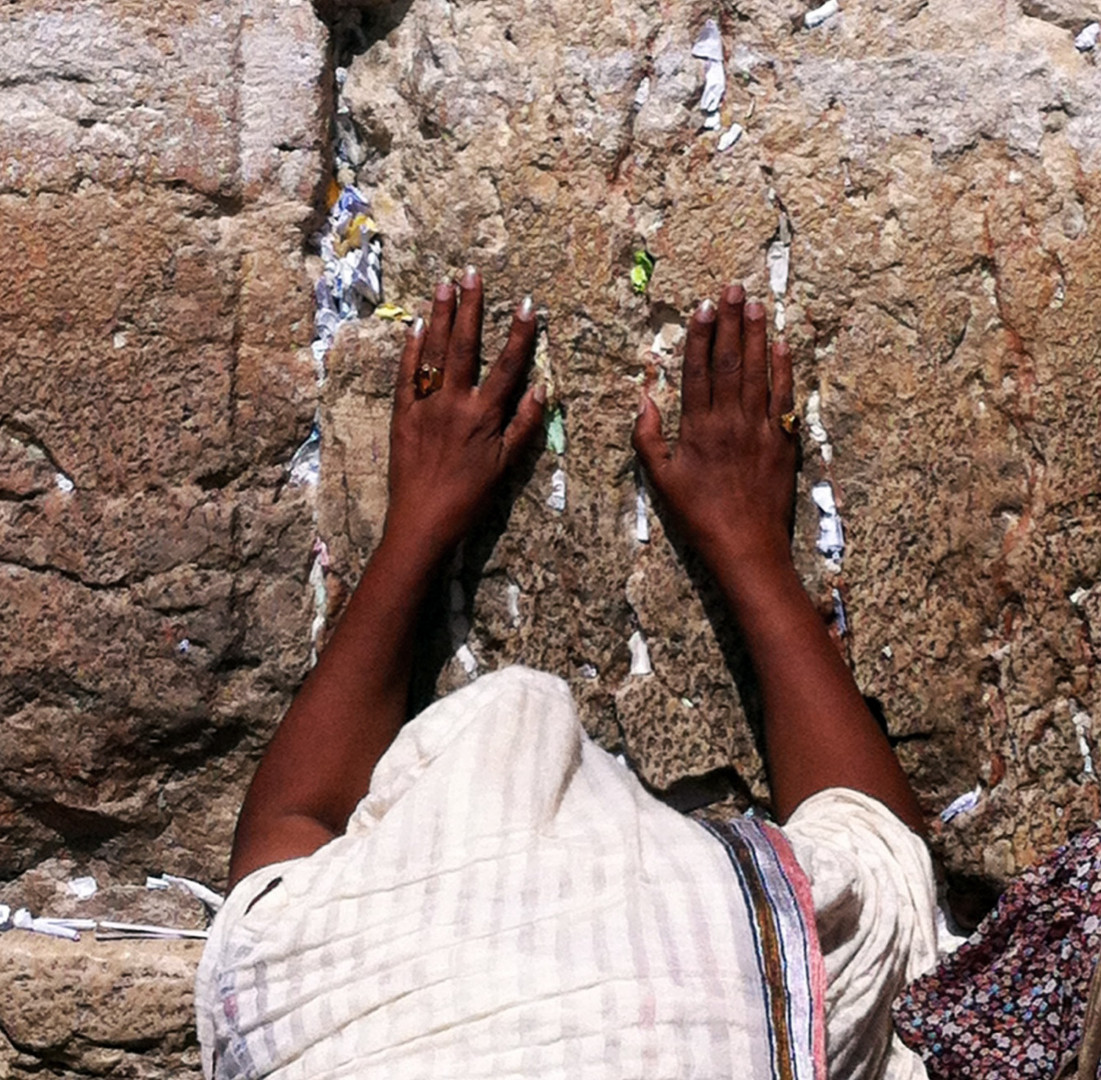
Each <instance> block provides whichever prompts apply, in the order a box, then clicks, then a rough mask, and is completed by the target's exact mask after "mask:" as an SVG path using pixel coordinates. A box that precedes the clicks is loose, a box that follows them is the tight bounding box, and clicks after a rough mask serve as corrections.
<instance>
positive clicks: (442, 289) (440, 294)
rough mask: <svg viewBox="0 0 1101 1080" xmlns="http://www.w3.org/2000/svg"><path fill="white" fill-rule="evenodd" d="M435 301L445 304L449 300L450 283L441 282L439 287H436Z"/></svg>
mask: <svg viewBox="0 0 1101 1080" xmlns="http://www.w3.org/2000/svg"><path fill="white" fill-rule="evenodd" d="M436 299H437V300H443V301H445V302H446V301H448V300H450V299H451V282H450V281H441V282H440V283H439V285H437V286H436Z"/></svg>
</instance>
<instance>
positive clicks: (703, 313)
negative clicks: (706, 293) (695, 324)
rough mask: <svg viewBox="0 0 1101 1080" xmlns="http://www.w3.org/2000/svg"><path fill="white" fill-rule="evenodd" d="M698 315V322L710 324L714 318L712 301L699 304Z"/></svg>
mask: <svg viewBox="0 0 1101 1080" xmlns="http://www.w3.org/2000/svg"><path fill="white" fill-rule="evenodd" d="M698 314H699V320H700V322H711V320H712V319H713V318H715V303H714V301H713V300H710V299H708V300H705V301H704V302H703V303H702V304H700V310H699V313H698Z"/></svg>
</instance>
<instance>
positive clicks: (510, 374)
mask: <svg viewBox="0 0 1101 1080" xmlns="http://www.w3.org/2000/svg"><path fill="white" fill-rule="evenodd" d="M534 347H535V311H534V309H533V307H532V303H531V297H530V296H525V297H524V299H523V300H522V301H521V302H520V306H519V307H518V308H517V309H516V314H515V315H513V316H512V328H511V329H510V330H509V332H508V341H506V342H505V347H504V348H503V349H502V350H501V355H500V356H499V357H498V358H497V363H496V364H494V365H493V370H492V371H491V372H490V373H489V374H488V375H487V376H486V381H485V383H484V384H483V386H482V390H481V392H482V394H483V395H485V399H486V402H487V403H488V404H489V405H491V406H492V407H494V408H499V409H504V408H505V407H506V405H507V404H508V402H509V399H510V398H512V396H513V395H514V394H515V393H516V388H517V386H518V385H519V384H520V380H521V379H522V378H523V375H524V371H525V369H526V368H527V366H528V363H529V361H530V360H531V354H532V350H533V349H534Z"/></svg>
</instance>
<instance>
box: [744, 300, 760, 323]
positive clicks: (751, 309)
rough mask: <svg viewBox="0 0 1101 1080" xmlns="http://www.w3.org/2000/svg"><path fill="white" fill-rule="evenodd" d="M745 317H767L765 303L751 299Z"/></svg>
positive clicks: (746, 307)
mask: <svg viewBox="0 0 1101 1080" xmlns="http://www.w3.org/2000/svg"><path fill="white" fill-rule="evenodd" d="M745 317H746V318H747V319H763V318H764V317H765V305H764V304H761V303H758V302H757V301H756V300H752V301H750V303H748V304H746V306H745Z"/></svg>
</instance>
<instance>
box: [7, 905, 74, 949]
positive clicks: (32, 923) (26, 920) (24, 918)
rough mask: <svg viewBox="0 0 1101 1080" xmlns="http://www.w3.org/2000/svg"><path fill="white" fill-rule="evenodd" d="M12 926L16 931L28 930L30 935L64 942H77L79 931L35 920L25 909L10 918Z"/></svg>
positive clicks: (42, 920) (46, 920) (44, 920)
mask: <svg viewBox="0 0 1101 1080" xmlns="http://www.w3.org/2000/svg"><path fill="white" fill-rule="evenodd" d="M11 921H12V926H14V927H15V928H16V929H17V930H29V931H30V932H31V933H32V934H45V935H46V936H47V937H57V938H65V940H66V941H79V940H80V931H79V930H74V929H72V928H71V927H69V926H62V925H61V924H59V923H52V922H50V921H49V920H48V919H36V918H35V917H34V916H33V915H32V914H31V913H30V912H29V911H28V910H27V909H26V908H20V909H19V910H18V911H17V912H16V913H15V914H14V915H13V916H12V920H11Z"/></svg>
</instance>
